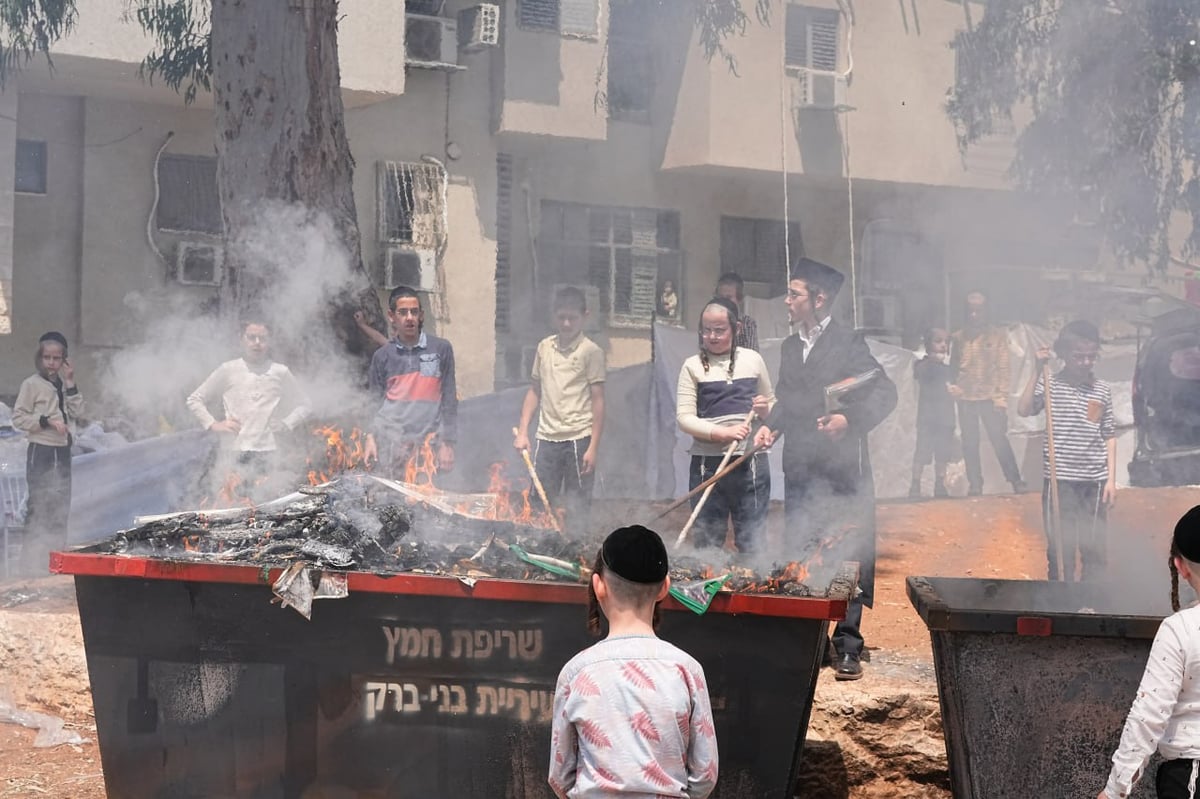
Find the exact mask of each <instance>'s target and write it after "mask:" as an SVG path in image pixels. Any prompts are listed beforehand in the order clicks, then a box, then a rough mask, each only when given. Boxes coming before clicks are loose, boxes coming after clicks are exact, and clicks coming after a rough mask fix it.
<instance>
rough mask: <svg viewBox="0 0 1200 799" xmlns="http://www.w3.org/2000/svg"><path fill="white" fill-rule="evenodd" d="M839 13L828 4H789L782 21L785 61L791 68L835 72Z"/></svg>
mask: <svg viewBox="0 0 1200 799" xmlns="http://www.w3.org/2000/svg"><path fill="white" fill-rule="evenodd" d="M840 21H841V14H839V13H838V12H837V11H832V10H830V9H827V8H811V7H809V6H800V5H789V6H788V7H787V17H786V19H785V21H784V29H785V32H784V36H785V37H786V40H785V42H784V61H785V63H786V64H787V66H788V67H789V68H791V69H812V70H817V71H820V72H835V71H837V68H838V25H839V23H840Z"/></svg>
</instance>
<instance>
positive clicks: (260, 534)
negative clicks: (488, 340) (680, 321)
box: [89, 470, 823, 598]
mask: <svg viewBox="0 0 1200 799" xmlns="http://www.w3.org/2000/svg"><path fill="white" fill-rule="evenodd" d="M498 475H499V471H498V470H496V472H495V473H494V477H493V483H495V482H496V476H498ZM427 486H428V484H422V485H411V484H407V483H401V482H397V481H393V480H387V479H385V478H381V477H377V476H374V475H368V474H362V473H347V474H344V475H343V476H342V477H340V478H338V479H336V480H334V481H330V482H326V483H323V484H320V485H316V486H305V487H303V488H301V489H300V490H299V491H297V492H295V493H292V494H289V495H287V496H284V497H281V498H279V499H277V500H274V501H272V502H269V503H265V504H263V505H260V506H257V507H243V508H228V509H222V510H211V511H187V512H182V513H173V514H165V515H161V516H152V517H139V518H138V519H136V520H135V521H136V523H137V525H138V526H136V527H134V528H132V529H130V530H125V531H122V532H120V533H117V534H116V535H114V536H113V537H112V538H110V539H108V540H107V541H105V542H103V543H101V544H98V545H96V546H95V547H93V548H91V549H90V550H89V551H91V552H95V553H99V554H115V555H135V556H139V557H153V558H157V559H164V560H178V561H202V562H210V563H239V564H254V565H261V566H263V567H267V568H270V567H281V568H284V569H295V568H297V567H298V566H299V565H300V564H303V565H305V566H308V567H311V568H313V569H318V570H331V571H343V570H355V571H365V572H373V573H381V574H395V573H418V574H434V575H448V576H457V577H460V578H463V579H477V578H483V577H492V578H501V579H510V580H564V579H565V580H576V581H578V580H586V579H587V577H588V575H589V574H590V573H591V563H592V559H593V558H594V557H595V543H594V542H591V541H582V540H571V539H567V538H564V537H563V536H562V535H561V534H559V533H557V532H555V531H554V530H552V529H548V528H546V527H539V526H537V525H535V524H531V523H529V522H528V521H523V520H522V517H523V514H522V513H521V512H520V510H521V509H523V508H525V507H527V505H528V491H527V490H526V491H525V492H520V493H519V492H513V491H503V490H502V491H498V492H490V493H487V494H470V495H460V494H451V493H448V492H441V491H429V490H428V488H427ZM514 509H517V510H516V512H514ZM527 518H529V519H533V520H538V521H541V522H543V523H544V522H545V521H546V520H548V518H549V517H548V516H546V515H545V514H541V515H540V517H539V516H538V515H536V514H529V515H528V517H527ZM730 557H733V556H732V555H730ZM672 565H673V568H672V569H671V578H672V580H673V582H674V583H676V584H677V585H679V586H685V585H689V584H697V583H713V582H714V581H716V582H719V581H720V579H723V580H724V583H723V586H722V590H729V591H741V592H755V593H771V594H784V595H788V596H814V595H816V596H819V595H823V592H816V591H813V590H811V589H810V588H809V587H808V586H806V585H805V584H804V579H805V578H806V577H807V576H808V570H807V568H805V566H804V565H803V564H799V563H789V564H786V565H785V566H782V567H780V568H776V569H774V570H773V571H772V572H771V573H770V574H769V575H762V574H758V573H756V572H754V571H752V570H751V569H749V568H746V567H745V566H743V565H738V564H736V563H726V564H717V563H713V562H705V561H703V560H702V559H701V558H699V557H697V556H689V555H677V556H676V557H674V558H673V563H672ZM317 598H320V597H319V595H318V597H317Z"/></svg>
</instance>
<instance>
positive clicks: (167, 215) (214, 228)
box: [157, 155, 222, 236]
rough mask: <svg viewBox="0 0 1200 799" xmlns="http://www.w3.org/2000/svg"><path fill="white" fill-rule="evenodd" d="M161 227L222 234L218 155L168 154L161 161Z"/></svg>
mask: <svg viewBox="0 0 1200 799" xmlns="http://www.w3.org/2000/svg"><path fill="white" fill-rule="evenodd" d="M158 192H159V194H158V215H157V222H158V229H159V230H170V231H178V232H180V233H207V234H209V235H213V236H216V235H220V233H221V230H222V226H221V197H220V194H219V193H218V192H217V159H216V158H213V157H205V156H195V155H165V156H163V157H162V159H160V160H159V163H158Z"/></svg>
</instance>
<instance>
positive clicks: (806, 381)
mask: <svg viewBox="0 0 1200 799" xmlns="http://www.w3.org/2000/svg"><path fill="white" fill-rule="evenodd" d="M803 348H804V343H803V342H802V341H801V340H800V337H799V336H798V335H795V334H793V335H791V336H788V337H787V338H786V339H784V341H783V346H782V352H781V355H780V365H779V384H778V385H777V386H776V388H775V396H776V398H777V400H778V401H777V402H776V405H775V408H774V410H773V411H772V413H771V415H770V418H769V419H768V420H767V422H766V424H767V427H769V428H770V429H771V430H772V431H774V432H775V433H777V434H782V435H783V437H784V439H783V471H784V474H785V476H786V478H787V480H788V481H789V482H792V481H795V480H801V481H803V480H805V479H807V478H808V477H820V478H823V479H825V480H828V481H830V482H831V483H833V484H834V485H835V486H838V487H839V488H840V489H841V491H842V492H845V493H859V492H860V491H862V490H863V489H864V488H866V489H870V496H872V497H873V495H874V482H873V481H872V479H871V460H870V455H869V453H868V451H867V434H868V433H870V432H871V431H872V430H873V429H875V427H876V425H878V424H879V423H880V422H882V421H883V420H884V419H885V418H887V415H888V414H889V413H891V412H892V411H893V410H894V409H895V407H896V384H895V383H893V382H892V381H891V379H890V378H889V377H888V376H887V374H885V373H884V371H883V368H882V367H881V366H880V365H879V361H877V360H875V357H874V356H873V355H871V351H870V350H869V349H868V348H867V343H866V341H865V340H864V339H863V337H862V336H861V335H859V334H858V333H856V332H854V331H853V330H851V329H850V328H848V327H845V326H843V325H841V324H839V323H838V322H837V320H835V319H831V320H830V321H829V326H828V327H827V328H826V329H825V331H824V332H823V333H821V335H820V336H819V337H818V338H817V341H816V344H814V345H813V351H812V353H811V354H810V355H809V356H808V360H807V361H805V360H804V359H803V357H802V353H803ZM872 369H878V370H879V376H878V377H876V378H875V379H874V380H872V381H871V382H870V383H868V384H867V385H865V386H863V387H861V388H859V389H858V390H856V391H855V392H854V393H852V394H850V395H847V396H846V397H845V398H844V400H843V404H844V405H845V407H844V408H843V409H842V410H840V411H838V413H842V414H843V415H845V417H846V421H847V422H848V423H849V425H850V428H849V430H847V431H846V435H845V436H843V437H842V438H841V439H839V440H838V441H831V440H830V439H829V438H828V436H826V435H825V434H824V433H822V432H821V431H820V430H818V429H817V419H819V418H820V417H822V416H824V415H825V387H826V386H828V385H831V384H833V383H836V382H838V381H839V380H844V379H846V378H848V377H854V376H856V375H860V374H862V373H864V372H869V371H871V370H872ZM839 493H840V492H839Z"/></svg>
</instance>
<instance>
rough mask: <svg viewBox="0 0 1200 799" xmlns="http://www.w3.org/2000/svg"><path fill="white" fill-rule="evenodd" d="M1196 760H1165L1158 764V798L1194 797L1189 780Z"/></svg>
mask: <svg viewBox="0 0 1200 799" xmlns="http://www.w3.org/2000/svg"><path fill="white" fill-rule="evenodd" d="M1194 762H1195V761H1194V760H1165V761H1163V762H1162V763H1160V764H1159V766H1158V773H1157V774H1156V775H1155V777H1154V790H1155V792H1156V793H1157V794H1158V799H1192V797H1191V795H1190V794H1189V793H1188V782H1189V781H1190V780H1191V778H1192V763H1194Z"/></svg>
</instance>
